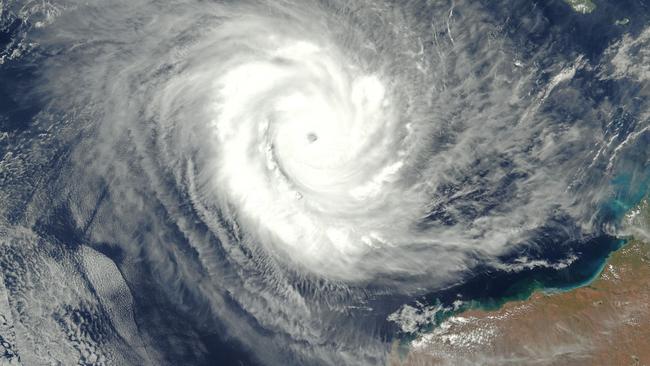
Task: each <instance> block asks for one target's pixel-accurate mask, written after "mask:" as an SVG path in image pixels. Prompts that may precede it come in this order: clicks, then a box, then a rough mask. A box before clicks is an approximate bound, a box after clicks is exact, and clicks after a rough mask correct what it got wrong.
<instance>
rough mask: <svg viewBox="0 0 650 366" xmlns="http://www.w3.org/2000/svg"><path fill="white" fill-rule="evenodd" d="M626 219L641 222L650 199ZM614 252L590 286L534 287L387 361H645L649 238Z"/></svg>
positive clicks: (394, 365) (454, 321) (394, 364)
mask: <svg viewBox="0 0 650 366" xmlns="http://www.w3.org/2000/svg"><path fill="white" fill-rule="evenodd" d="M639 207H641V208H640V209H635V210H632V211H631V213H630V214H628V219H629V220H630V221H631V222H632V221H636V222H637V223H638V222H639V220H642V221H644V222H645V223H643V225H642V226H637V232H639V233H641V232H643V233H645V234H644V235H646V234H647V228H648V227H650V208H649V207H650V204H649V202H648V201H647V200H644V201H643V203H642V204H641V205H640V206H639ZM644 235H638V236H639V238H643V239H642V240H641V239H632V240H630V241H629V242H628V243H627V244H626V245H625V246H623V247H622V248H621V249H619V250H617V251H616V252H614V253H612V254H611V255H610V257H609V258H608V260H607V262H606V264H605V267H604V269H603V271H602V272H601V273H600V274H599V275H598V277H597V278H596V279H595V280H594V281H593V282H591V283H590V284H589V285H587V286H584V287H580V288H576V289H573V290H570V291H567V292H556V293H549V292H548V291H547V292H536V293H534V294H533V295H532V296H531V297H530V298H528V299H527V300H523V301H513V302H509V303H506V304H505V305H503V306H502V307H501V308H500V309H498V310H494V311H486V310H477V309H470V310H467V311H465V312H461V313H459V314H456V315H455V316H452V317H450V318H448V319H447V320H445V321H443V322H442V323H441V324H440V325H439V326H437V327H435V328H434V329H433V330H431V331H430V332H428V333H425V334H421V335H419V336H418V337H417V338H416V339H414V340H413V341H411V342H410V346H409V349H408V352H407V353H406V354H404V352H399V350H398V349H399V347H397V346H396V347H395V352H394V353H393V355H392V357H391V360H390V362H389V363H390V365H391V366H406V365H422V366H424V365H455V366H456V365H532V364H534V365H580V366H581V365H585V366H586V365H590V366H591V365H624V366H627V365H630V366H642V365H650V346H649V345H650V282H649V281H648V278H650V243H648V240H647V235H646V236H644Z"/></svg>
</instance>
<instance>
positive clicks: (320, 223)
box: [2, 0, 650, 365]
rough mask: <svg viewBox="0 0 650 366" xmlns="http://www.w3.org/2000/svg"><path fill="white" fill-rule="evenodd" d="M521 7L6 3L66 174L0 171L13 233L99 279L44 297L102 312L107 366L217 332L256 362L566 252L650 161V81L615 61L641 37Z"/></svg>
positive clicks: (326, 350)
mask: <svg viewBox="0 0 650 366" xmlns="http://www.w3.org/2000/svg"><path fill="white" fill-rule="evenodd" d="M515 3H516V6H512V5H504V4H500V5H499V4H496V5H495V4H486V3H483V2H470V1H467V2H465V1H451V2H446V1H439V2H432V1H429V2H426V1H408V2H404V3H397V2H391V1H354V2H348V1H342V0H341V1H339V0H324V1H295V2H294V1H284V0H283V1H241V2H230V1H215V2H207V1H190V0H187V1H186V0H177V1H176V0H175V1H166V2H158V1H141V0H137V1H132V0H131V1H118V2H110V3H107V2H95V1H90V2H77V1H64V2H60V3H51V4H47V5H45V4H40V5H38V4H32V3H24V4H23V3H21V2H15V3H14V2H9V3H8V4H6V5H5V8H6V9H7V10H6V11H7V14H17V15H16V16H22V17H23V18H22V19H23V23H21V24H22V25H21V27H22V28H20V29H21V30H22V32H23V33H21V34H22V35H23V36H24V38H23V41H22V42H23V43H20V44H19V45H16V50H22V51H20V52H23V53H24V54H25V55H27V56H30V57H33V58H34V62H33V63H34V64H35V65H37V66H38V71H34V72H33V74H30V78H29V83H30V84H29V85H26V86H24V87H23V89H21V90H23V91H24V96H25V98H27V99H29V98H31V99H33V100H38V101H39V103H40V105H41V106H42V108H40V109H39V111H38V112H37V113H35V114H34V116H33V120H34V121H36V122H34V125H35V126H41V127H38V128H40V130H39V129H37V128H36V127H34V131H37V132H34V133H33V135H29V131H26V132H23V135H21V136H22V137H21V138H22V139H24V140H25V141H26V142H25V143H24V144H23V146H25V147H23V152H25V151H31V153H30V154H31V155H26V156H27V157H26V158H21V159H23V160H24V161H25V162H26V163H25V164H27V163H29V164H31V165H29V164H27V165H25V166H24V167H22V168H21V169H22V170H21V171H33V172H37V171H39V170H43V171H48V169H42V168H43V167H46V166H49V167H52V166H55V167H57V169H58V170H57V171H56V172H55V173H42V174H43V176H42V178H38V179H40V180H38V181H39V182H41V183H38V184H37V183H34V182H33V181H30V180H29V179H33V180H34V181H36V180H37V179H36V178H34V177H36V176H35V175H32V176H30V177H32V178H28V177H26V175H21V174H17V173H14V174H12V175H13V176H14V177H15V180H14V181H7V182H8V183H7V185H6V187H8V188H6V189H5V190H4V192H3V195H4V194H5V193H6V195H4V196H3V197H5V198H6V200H7V202H11V204H10V205H8V208H7V209H6V211H4V215H3V216H4V217H9V219H3V220H4V221H3V224H2V225H3V226H2V227H3V232H4V233H5V235H6V237H7V238H12V239H8V243H14V244H7V245H5V246H4V247H3V248H12V249H3V251H4V252H7V253H8V251H11V253H13V254H12V255H13V256H18V257H24V258H31V259H30V260H31V261H38V263H41V262H47V263H49V261H50V259H49V257H47V258H45V257H43V258H41V254H38V255H37V254H34V253H35V249H34V250H33V252H32V251H30V250H32V249H29V248H31V247H32V246H33V244H30V245H20V246H19V245H18V244H15V243H19V242H20V243H23V242H31V243H33V242H35V241H39V240H40V241H42V245H44V246H48V247H52V248H53V249H51V250H50V252H48V253H59V251H61V253H66V254H65V255H64V254H57V255H56V257H57V258H59V259H60V260H58V261H54V262H56V263H59V264H56V265H55V264H51V265H50V267H52V266H59V265H60V266H62V268H63V267H65V269H62V270H61V271H60V273H69V274H66V276H71V277H74V276H78V277H79V278H80V279H79V281H87V283H89V285H87V286H88V288H93V289H94V290H92V291H91V290H88V292H87V293H84V294H85V295H83V296H85V297H83V296H82V295H81V294H76V295H74V294H73V295H66V296H67V297H68V298H69V299H75V298H82V297H83V298H84V299H86V300H83V301H81V300H80V301H79V303H78V304H77V303H74V301H73V300H61V302H60V303H55V304H49V305H47V306H52V307H53V309H54V310H51V312H52V313H56V314H59V313H58V311H59V310H57V309H59V308H65V306H67V308H66V309H77V308H79V309H83V311H81V310H79V312H80V313H81V314H86V313H87V314H93V309H95V310H96V311H98V312H101V313H102V314H104V315H102V316H104V317H105V318H106V320H105V322H106V324H110V326H109V325H106V327H107V329H110V331H107V332H108V333H107V334H109V335H106V339H107V340H106V341H103V343H102V342H94V341H88V344H91V345H94V346H92V347H96V350H95V351H93V352H96V353H97V354H100V353H101V355H102V357H105V358H106V359H108V360H110V359H112V360H113V361H114V362H118V363H124V364H166V363H170V364H179V363H181V362H188V363H189V364H192V363H197V364H200V363H201V362H203V361H204V359H205V357H208V356H209V353H210V352H209V349H210V347H211V346H210V344H211V343H210V342H212V341H211V339H212V338H209V336H208V335H214V334H217V335H218V338H219V339H220V341H219V342H225V344H228V345H232V344H234V345H235V346H233V347H235V348H237V347H241V348H243V349H245V350H249V351H252V353H253V355H254V356H252V361H251V362H260V363H263V364H277V365H286V364H324V365H326V364H331V365H342V364H377V363H379V362H382V361H383V360H384V359H385V357H386V354H387V353H388V352H389V350H390V340H391V339H392V337H393V335H394V333H395V331H396V330H395V329H396V328H395V326H394V325H391V324H392V323H391V322H390V321H389V320H395V319H396V315H395V314H403V313H404V311H402V312H401V313H400V311H399V309H400V306H402V305H403V304H406V303H407V302H409V301H412V300H415V299H416V298H418V297H419V296H424V295H427V294H431V293H435V291H437V290H440V289H443V288H446V287H449V286H453V285H458V284H460V283H462V282H463V281H466V280H467V279H469V278H472V276H473V273H474V271H475V270H477V269H478V268H481V270H486V269H489V270H499V271H519V270H522V269H529V268H533V267H548V268H563V267H565V266H566V265H568V264H570V263H571V262H572V261H573V260H574V259H575V258H576V257H577V256H578V255H579V251H580V249H579V248H580V245H583V244H584V243H586V242H588V241H589V240H590V239H592V238H595V237H599V236H602V235H615V234H616V232H617V222H616V220H615V219H614V216H616V215H614V214H612V213H611V212H610V211H611V210H608V208H607V207H608V206H607V205H608V202H610V200H612V199H614V198H617V196H616V195H617V194H618V193H617V191H616V187H615V184H613V183H612V182H613V181H616V179H618V178H617V177H620V176H621V174H622V173H621V172H627V173H629V174H627V175H626V177H627V179H628V182H630V185H634V184H638V182H639V181H640V180H642V174H641V173H640V172H642V171H644V169H646V171H647V167H646V166H645V165H643V164H647V163H644V162H647V161H648V160H647V152H645V150H643V152H639V150H638V146H642V145H643V144H647V143H648V137H650V136H649V134H648V128H649V127H648V126H649V125H648V117H649V115H648V112H647V110H648V109H647V107H648V106H647V102H646V101H644V100H643V99H642V98H637V95H636V94H635V93H639V90H641V88H640V87H639V85H643V83H646V85H647V80H648V77H647V73H645V74H644V70H642V69H641V70H640V69H638V68H635V67H633V66H630V65H629V64H627V63H625V62H624V61H623V60H625V57H626V54H625V52H627V51H628V50H629V49H630V48H629V47H628V45H629V43H630V42H637V43H643V42H646V43H647V42H648V39H649V38H650V37H648V33H647V32H645V33H641V34H639V35H636V36H634V37H632V36H630V37H629V38H625V39H623V40H621V41H619V42H618V43H616V42H612V43H611V44H610V45H609V48H608V49H607V50H602V53H601V54H599V55H598V58H596V56H593V55H585V54H583V53H582V52H580V51H581V50H579V49H572V50H566V49H559V47H562V43H561V42H554V41H553V40H554V39H555V37H561V35H558V34H556V33H553V31H552V27H551V26H550V25H548V24H546V23H544V22H543V21H542V20H540V19H541V15H540V14H541V13H540V10H538V9H536V8H530V7H528V6H524V5H522V4H523V3H524V2H515ZM508 9H515V10H512V11H513V12H519V13H518V17H519V18H520V19H521V21H520V23H518V27H519V30H520V32H521V33H520V34H514V33H510V32H508V31H507V28H508V24H509V23H507V22H506V23H503V19H510V18H509V17H506V16H505V15H504V14H505V13H504V12H506V11H507V10H508ZM540 29H545V30H547V31H548V33H546V34H545V36H544V37H546V38H543V37H542V38H543V39H542V41H540V43H539V44H533V43H530V44H526V43H525V39H526V37H527V36H529V35H531V34H538V33H539V34H544V33H543V32H542V31H541V30H540ZM549 29H551V30H549ZM540 37H541V36H540ZM569 51H570V52H569ZM27 56H24V57H27ZM12 57H15V58H16V59H18V58H19V57H20V55H15V54H14V56H12ZM5 61H6V62H8V63H10V62H12V61H11V59H9V58H7V59H6V60H5V59H3V62H5ZM623 64H624V65H626V68H623V67H621V65H623ZM639 73H641V75H645V76H644V77H645V79H644V77H640V76H638V75H639ZM631 75H636V76H635V77H633V78H630V76H631ZM590 78H595V79H596V80H599V82H602V83H603V85H604V84H605V83H621V85H627V86H629V88H628V89H626V90H628V92H627V94H623V95H621V96H620V98H621V100H610V99H607V98H602V97H599V96H598V92H597V89H598V88H601V87H602V86H601V85H594V84H593V83H592V81H590V80H592V79H590ZM632 79H635V80H636V81H632ZM623 83H630V84H629V85H628V84H623ZM608 85H609V84H608ZM630 85H632V86H630ZM621 88H623V87H622V86H621ZM595 90H596V91H595ZM622 100H626V101H627V102H626V103H627V104H626V105H627V107H626V108H628V110H627V111H626V112H624V113H623V112H622V111H621V110H620V109H617V105H619V104H620V103H621V102H622ZM644 111H645V112H644ZM625 113H627V114H625ZM625 116H627V117H625ZM16 136H18V135H16ZM48 149H49V150H50V151H55V152H56V154H52V155H53V156H51V157H50V158H51V159H52V160H48V159H49V158H47V156H48V154H47V153H44V152H45V151H48ZM646 150H647V149H646ZM635 151H636V152H635ZM644 154H646V155H644ZM12 156H13V157H16V156H23V155H20V151H17V152H15V153H13V155H10V156H9V157H8V158H5V159H11V158H12ZM16 159H17V158H16ZM7 161H8V160H7ZM7 164H8V163H7ZM7 166H9V165H7ZM52 169H53V168H52ZM14 172H15V171H14ZM34 174H36V173H34ZM28 181H29V182H32V183H25V182H28ZM43 182H49V183H43ZM30 184H34V185H35V186H36V187H37V188H35V191H32V192H31V193H29V194H27V193H25V191H21V189H22V188H21V187H25V186H27V185H30ZM19 192H23V193H20V194H19ZM10 196H11V197H13V198H10ZM25 197H29V198H25ZM25 202H28V204H25ZM22 206H27V207H32V208H31V209H29V208H28V209H25V211H24V212H22V213H20V214H16V213H15V212H17V211H16V210H18V207H22ZM36 207H46V208H47V210H46V211H47V214H39V213H35V212H36V211H35V208H36ZM12 210H13V211H12ZM62 217H64V218H65V220H63V221H65V222H66V230H67V229H70V228H72V229H71V230H72V232H74V233H76V234H75V235H74V236H73V237H69V236H67V234H65V235H64V234H61V233H62V232H63V230H62V229H61V230H60V229H59V226H57V225H59V224H55V223H54V222H60V221H62V219H61V218H62ZM5 221H6V222H5ZM19 228H20V229H19ZM25 228H29V229H25ZM548 252H552V253H553V256H552V258H553V259H548V260H546V259H543V258H544V254H545V253H548ZM513 253H520V254H513ZM521 253H524V254H521ZM48 255H49V254H48ZM51 255H52V256H55V255H54V254H51ZM42 256H45V254H43V255H42ZM54 262H53V263H54ZM16 263H23V262H15V263H14V262H12V264H6V265H7V266H8V268H14V267H15V266H20V265H21V264H16ZM60 263H64V264H60ZM21 268H22V267H21ZM52 268H54V267H52ZM56 268H58V267H56ZM12 271H14V272H15V273H23V272H21V271H28V270H27V269H25V268H22V269H20V268H17V267H16V268H15V269H12ZM14 272H12V273H14ZM7 273H8V271H7ZM7 273H5V274H4V275H5V277H7V276H8V274H7ZM57 273H59V272H57ZM43 276H46V275H43ZM48 276H54V277H53V278H58V277H56V275H54V274H50V275H48ZM62 276H63V275H62ZM18 277H20V276H18ZM20 278H22V277H20ZM75 278H76V277H75ZM108 278H115V280H114V282H111V281H110V280H108ZM46 283H47V281H44V282H42V283H41V282H39V284H40V285H33V286H46ZM107 283H113V284H112V285H111V286H108V285H107ZM27 287H29V286H26V285H25V286H23V287H21V286H18V287H16V288H14V289H11V291H14V292H12V294H11V296H16V297H17V298H20V296H23V295H22V294H23V292H21V291H24V288H27ZM81 287H82V286H80V288H81ZM52 291H54V290H52ZM61 291H63V290H61ZM66 291H67V290H66ZM78 291H82V290H78ZM66 294H67V292H66ZM111 294H113V295H114V296H113V295H111ZM115 294H117V295H115ZM11 296H10V297H11ZM25 296H26V295H25ZM115 299H119V300H115ZM150 299H155V303H156V304H158V306H144V305H142V304H144V303H145V300H147V301H149V300H150ZM31 301H33V302H35V303H39V302H43V300H39V299H32V300H31ZM66 301H67V302H66ZM73 303H74V304H73ZM71 304H72V305H71ZM88 304H103V305H101V306H100V305H92V306H91V305H88ZM111 304H113V305H111ZM115 304H117V305H115ZM10 305H12V304H10ZM43 306H45V305H43ZM93 306H95V307H97V308H102V309H104V310H101V311H100V310H97V309H96V308H95V307H93ZM143 306H144V307H143ZM89 307H90V308H89ZM48 309H49V308H48ZM24 311H25V312H27V313H29V312H31V311H36V310H33V309H32V310H29V309H27V310H24ZM84 311H85V312H84ZM63 313H65V314H68V313H69V311H68V310H66V312H63ZM179 314H180V315H179ZM391 314H393V315H391ZM179 317H180V318H183V319H187V323H185V324H178V323H180V321H177V320H174V319H178V318H179ZM60 318H65V316H64V315H60V316H59V317H58V318H56V319H60ZM389 318H390V319H389ZM25 319H30V318H29V317H26V318H25ZM102 319H103V318H102ZM25 322H26V323H29V322H30V320H25ZM50 323H51V329H52V330H51V332H52V334H53V335H51V336H49V335H47V334H49V333H48V332H43V335H41V336H40V337H41V338H42V339H41V338H39V341H38V342H41V343H44V344H47V345H49V344H50V343H56V342H60V341H58V340H55V339H57V338H56V336H55V334H56V329H58V327H59V325H56V324H59V323H60V321H59V320H52V321H51V322H50ZM50 323H48V322H47V321H45V323H44V324H45V325H43V324H41V325H38V326H40V327H45V329H50V328H47V327H50V325H48V324H50ZM29 324H32V323H29ZM32 325H33V324H32ZM173 327H177V328H178V329H183V331H178V332H170V331H169V329H177V328H173ZM34 329H36V325H34ZM102 329H103V328H102ZM25 332H27V331H25ZM110 334H112V336H111V335H110ZM170 334H172V335H170ZM161 338H164V339H165V341H164V342H163V341H160V339H161ZM115 339H117V340H115ZM109 340H110V341H109ZM38 342H37V341H35V344H36V343H38ZM157 342H162V343H157ZM33 347H36V348H38V347H37V346H33ZM57 347H59V348H60V349H62V350H65V349H66V348H65V347H68V346H64V345H59V346H57ZM75 347H76V349H79V347H77V346H75ZM88 347H91V346H88ZM224 347H225V346H224ZM25 348H28V347H27V346H25ZM127 350H129V351H127ZM79 352H81V351H79ZM35 354H38V352H36V353H35ZM70 354H76V353H74V352H72V353H70ZM93 354H95V353H93ZM188 354H191V355H192V356H191V357H194V358H193V359H191V360H189V361H188V359H187V357H189V356H188ZM124 355H129V356H124ZM29 357H32V356H29V353H28V352H26V353H25V355H24V356H23V359H26V360H30V358H29ZM33 357H34V358H33V360H37V361H35V362H36V363H38V362H40V361H38V360H43V359H46V358H47V357H50V356H47V357H46V356H42V357H43V358H38V357H41V356H33ZM51 357H53V358H55V359H58V360H62V362H63V363H66V362H67V361H70V360H71V359H69V358H66V357H72V356H69V354H67V353H66V352H64V351H61V352H60V354H59V353H56V354H54V356H52V355H51ZM88 357H90V356H88ZM95 357H96V359H99V357H100V356H95ZM182 360H185V361H182ZM36 363H35V364H36Z"/></svg>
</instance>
